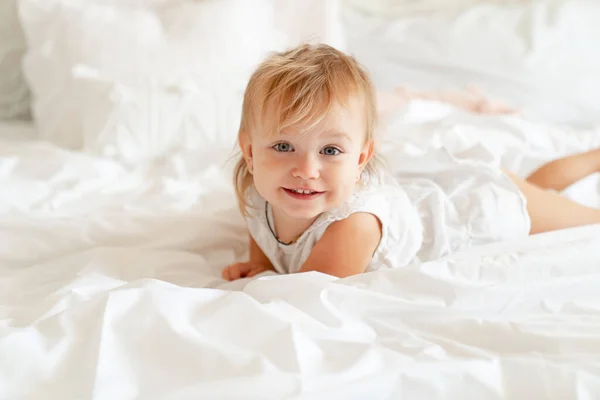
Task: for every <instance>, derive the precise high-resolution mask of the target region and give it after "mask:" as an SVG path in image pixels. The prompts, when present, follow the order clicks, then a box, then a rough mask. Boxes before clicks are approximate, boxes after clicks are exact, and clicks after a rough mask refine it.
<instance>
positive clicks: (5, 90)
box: [0, 0, 30, 119]
mask: <svg viewBox="0 0 600 400" xmlns="http://www.w3.org/2000/svg"><path fill="white" fill-rule="evenodd" d="M16 1H17V0H5V1H2V2H0V119H15V118H24V117H28V116H29V101H30V100H29V90H28V88H27V85H26V83H25V79H24V78H23V74H22V71H21V58H22V57H23V54H25V38H24V37H23V32H22V30H21V26H20V24H19V19H18V16H17V2H16Z"/></svg>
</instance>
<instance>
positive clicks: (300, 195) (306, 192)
mask: <svg viewBox="0 0 600 400" xmlns="http://www.w3.org/2000/svg"><path fill="white" fill-rule="evenodd" d="M283 190H285V192H286V193H287V194H289V195H290V196H292V197H294V198H296V199H312V198H314V197H317V196H318V195H320V194H323V192H318V191H316V190H311V189H288V188H283Z"/></svg>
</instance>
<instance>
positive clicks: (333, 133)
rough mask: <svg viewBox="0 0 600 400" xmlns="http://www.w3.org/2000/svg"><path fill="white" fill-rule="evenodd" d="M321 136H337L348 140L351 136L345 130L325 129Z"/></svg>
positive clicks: (350, 139)
mask: <svg viewBox="0 0 600 400" xmlns="http://www.w3.org/2000/svg"><path fill="white" fill-rule="evenodd" d="M323 136H329V137H339V138H343V139H346V140H348V141H349V142H351V141H352V138H351V137H350V135H348V134H347V133H346V132H341V131H325V132H323Z"/></svg>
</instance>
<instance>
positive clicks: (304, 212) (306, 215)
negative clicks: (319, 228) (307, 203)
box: [283, 207, 325, 220]
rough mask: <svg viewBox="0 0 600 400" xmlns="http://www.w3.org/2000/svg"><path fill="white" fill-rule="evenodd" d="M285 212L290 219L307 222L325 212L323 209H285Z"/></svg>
mask: <svg viewBox="0 0 600 400" xmlns="http://www.w3.org/2000/svg"><path fill="white" fill-rule="evenodd" d="M283 211H284V212H285V214H286V215H287V216H288V217H290V218H294V219H300V220H306V219H312V218H316V217H318V216H319V215H320V214H322V213H323V212H324V211H325V210H323V209H321V207H284V208H283Z"/></svg>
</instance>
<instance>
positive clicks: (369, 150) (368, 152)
mask: <svg viewBox="0 0 600 400" xmlns="http://www.w3.org/2000/svg"><path fill="white" fill-rule="evenodd" d="M373 154H375V142H374V141H372V140H368V141H367V142H365V144H364V146H363V148H362V151H361V152H360V156H359V157H358V168H359V169H360V172H362V171H363V170H364V169H365V167H366V166H367V164H368V163H369V161H371V158H373Z"/></svg>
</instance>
